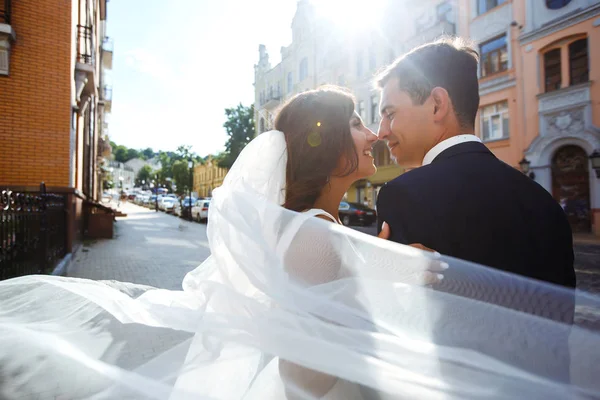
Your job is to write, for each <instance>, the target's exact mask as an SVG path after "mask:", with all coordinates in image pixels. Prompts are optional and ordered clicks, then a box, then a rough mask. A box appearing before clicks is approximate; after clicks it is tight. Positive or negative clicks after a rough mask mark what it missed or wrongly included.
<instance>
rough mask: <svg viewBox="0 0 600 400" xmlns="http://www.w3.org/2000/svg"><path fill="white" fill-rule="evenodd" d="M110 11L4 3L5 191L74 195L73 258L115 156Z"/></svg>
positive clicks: (0, 180)
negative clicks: (110, 122)
mask: <svg viewBox="0 0 600 400" xmlns="http://www.w3.org/2000/svg"><path fill="white" fill-rule="evenodd" d="M106 3H107V1H106V0H70V1H59V0H38V1H35V2H23V1H14V0H2V1H0V141H1V142H2V146H0V185H2V187H3V188H10V189H12V190H27V189H28V188H39V185H40V183H41V182H45V184H46V185H47V187H48V191H51V192H56V193H66V194H68V207H69V210H68V212H67V214H68V218H69V221H68V226H69V232H68V234H69V240H68V243H69V246H68V248H69V251H70V248H71V247H72V244H73V243H74V242H75V241H76V240H77V238H80V237H81V235H82V234H84V232H85V229H86V226H85V215H84V214H85V212H87V211H86V210H87V209H88V208H89V206H90V205H93V204H95V203H96V201H97V200H98V199H99V197H100V193H101V190H102V187H101V186H102V185H101V183H102V173H103V172H102V169H101V168H100V165H101V162H102V160H103V157H105V156H107V155H109V154H110V145H109V144H108V143H109V142H108V140H107V138H106V130H107V119H108V118H107V115H108V113H110V108H111V102H112V90H111V88H110V86H108V85H107V84H106V76H107V75H106V73H105V72H106V71H108V70H110V69H111V68H112V42H111V41H110V40H109V39H107V38H106V15H107V9H106Z"/></svg>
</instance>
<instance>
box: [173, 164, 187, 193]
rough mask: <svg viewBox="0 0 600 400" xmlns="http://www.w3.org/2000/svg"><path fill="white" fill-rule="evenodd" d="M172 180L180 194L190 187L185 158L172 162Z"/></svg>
mask: <svg viewBox="0 0 600 400" xmlns="http://www.w3.org/2000/svg"><path fill="white" fill-rule="evenodd" d="M172 170H173V180H174V181H175V185H176V187H177V191H176V193H177V194H178V195H180V196H182V195H185V194H187V193H188V191H189V190H191V189H192V188H191V187H190V173H192V172H190V169H189V168H188V161H187V160H177V161H175V162H174V163H173V167H172Z"/></svg>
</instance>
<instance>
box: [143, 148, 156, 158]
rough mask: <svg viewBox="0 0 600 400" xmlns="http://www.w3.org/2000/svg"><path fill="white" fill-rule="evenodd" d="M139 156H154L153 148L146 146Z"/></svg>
mask: <svg viewBox="0 0 600 400" xmlns="http://www.w3.org/2000/svg"><path fill="white" fill-rule="evenodd" d="M141 156H143V158H144V160H149V159H151V158H153V157H154V150H152V149H151V148H150V147H148V148H146V149H144V150H142V151H141Z"/></svg>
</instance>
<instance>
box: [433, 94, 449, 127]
mask: <svg viewBox="0 0 600 400" xmlns="http://www.w3.org/2000/svg"><path fill="white" fill-rule="evenodd" d="M431 99H432V101H433V120H434V121H435V122H439V121H441V120H442V119H444V118H445V117H446V115H448V111H449V109H450V96H449V95H448V91H447V90H446V89H444V88H441V87H435V88H433V90H432V91H431Z"/></svg>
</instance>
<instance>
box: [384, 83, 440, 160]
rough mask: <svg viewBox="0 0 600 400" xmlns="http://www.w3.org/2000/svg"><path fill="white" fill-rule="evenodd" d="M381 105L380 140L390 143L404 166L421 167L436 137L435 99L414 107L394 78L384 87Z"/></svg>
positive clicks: (394, 153) (392, 150) (391, 150)
mask: <svg viewBox="0 0 600 400" xmlns="http://www.w3.org/2000/svg"><path fill="white" fill-rule="evenodd" d="M379 104H381V110H380V112H381V123H380V124H379V132H378V136H379V139H380V140H385V141H386V142H387V144H388V147H389V149H390V153H391V154H392V156H393V157H394V158H395V159H396V162H397V163H398V164H399V165H400V166H402V167H407V168H414V167H418V166H420V165H421V163H422V161H423V158H424V157H425V154H426V153H427V151H428V150H429V149H430V148H431V141H432V137H434V135H435V124H434V123H433V104H432V102H431V99H427V100H426V101H425V102H424V103H423V104H422V105H418V104H413V101H412V99H411V98H410V96H409V95H408V93H406V92H404V91H402V90H400V86H399V82H398V79H397V78H393V79H390V80H389V81H388V82H387V83H386V84H385V86H384V87H383V90H382V92H381V102H380V103H379Z"/></svg>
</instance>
